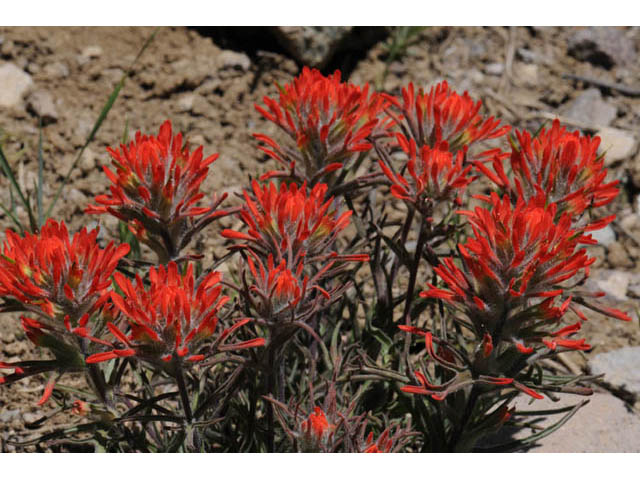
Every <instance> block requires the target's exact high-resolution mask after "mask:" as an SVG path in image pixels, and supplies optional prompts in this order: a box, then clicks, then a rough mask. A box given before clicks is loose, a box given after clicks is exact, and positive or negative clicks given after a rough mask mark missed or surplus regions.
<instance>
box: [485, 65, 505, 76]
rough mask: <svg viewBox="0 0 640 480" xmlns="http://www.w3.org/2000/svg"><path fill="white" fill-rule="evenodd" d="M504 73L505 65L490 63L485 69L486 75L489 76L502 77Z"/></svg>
mask: <svg viewBox="0 0 640 480" xmlns="http://www.w3.org/2000/svg"><path fill="white" fill-rule="evenodd" d="M502 72H504V63H489V64H488V65H486V66H485V67H484V73H486V74H487V75H496V76H500V75H502Z"/></svg>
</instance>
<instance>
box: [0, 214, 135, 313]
mask: <svg viewBox="0 0 640 480" xmlns="http://www.w3.org/2000/svg"><path fill="white" fill-rule="evenodd" d="M6 235H7V240H6V242H5V244H4V247H3V254H2V257H1V258H0V296H3V297H11V298H14V299H16V300H17V301H19V302H21V303H22V304H24V305H25V306H26V307H27V308H30V309H33V308H36V309H38V310H40V311H42V312H43V313H44V314H46V315H48V316H49V317H57V318H58V319H59V320H60V322H59V323H60V324H61V323H62V320H63V319H65V317H66V316H70V322H71V323H72V324H74V325H77V322H78V321H79V320H80V318H81V317H83V316H84V315H85V314H92V313H94V312H95V311H96V310H97V309H98V308H99V307H100V306H101V305H102V304H103V303H104V301H106V300H107V298H108V296H109V287H110V286H111V275H112V273H113V272H114V270H115V268H116V266H117V265H118V262H119V261H120V259H122V258H123V257H124V256H125V255H126V254H127V253H128V252H129V245H127V244H122V245H119V246H116V245H115V244H114V243H113V242H110V243H109V244H108V245H107V246H106V247H105V248H104V249H103V248H100V246H99V245H98V243H97V236H98V229H94V230H91V231H87V229H86V228H83V229H82V230H80V231H79V232H77V233H76V234H74V235H73V237H72V238H70V237H69V233H68V231H67V227H66V226H65V224H64V222H60V223H58V222H56V221H54V220H51V219H50V220H48V221H47V222H46V224H45V225H44V226H43V227H42V229H41V231H40V233H39V234H31V233H28V232H27V233H25V236H24V237H20V236H19V235H17V234H16V233H14V232H12V231H10V230H8V231H7V233H6Z"/></svg>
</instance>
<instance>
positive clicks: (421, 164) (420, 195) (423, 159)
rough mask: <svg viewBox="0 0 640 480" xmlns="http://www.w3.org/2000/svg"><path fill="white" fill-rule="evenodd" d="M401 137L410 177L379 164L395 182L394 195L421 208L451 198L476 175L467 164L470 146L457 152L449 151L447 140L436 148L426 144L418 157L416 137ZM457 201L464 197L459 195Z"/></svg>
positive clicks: (393, 183) (399, 142)
mask: <svg viewBox="0 0 640 480" xmlns="http://www.w3.org/2000/svg"><path fill="white" fill-rule="evenodd" d="M397 138H398V144H399V145H400V147H401V148H402V150H403V151H404V152H405V153H406V154H407V164H406V170H407V172H408V173H409V176H410V178H409V179H407V178H406V177H404V176H402V175H400V174H397V173H394V172H392V171H391V168H390V166H388V165H386V164H385V163H384V161H383V160H382V159H379V160H378V163H379V165H380V168H381V169H382V171H383V172H384V174H385V175H386V176H387V178H388V179H389V180H390V181H391V184H392V185H391V194H392V195H393V196H394V197H397V198H399V199H401V200H405V201H407V202H409V203H411V204H413V205H414V206H416V207H417V208H418V209H419V210H422V208H421V205H423V204H424V202H426V201H429V200H433V201H445V200H451V199H452V197H455V196H457V195H459V194H460V193H461V192H463V191H464V189H465V188H466V187H467V185H469V184H470V183H471V182H472V181H473V180H474V179H475V178H476V177H472V176H470V175H469V173H470V171H471V168H472V166H471V165H466V166H465V164H464V163H465V162H464V159H465V154H466V148H463V149H461V150H458V152H457V153H456V154H453V153H451V152H450V151H449V145H448V144H447V142H441V143H438V144H436V145H435V146H434V147H433V148H431V147H429V146H428V145H424V146H423V147H422V148H421V149H420V152H419V155H420V156H419V158H418V157H417V155H418V152H417V148H416V142H415V140H414V139H410V140H408V141H407V139H406V138H405V137H404V136H403V135H400V134H398V135H397ZM402 170H404V168H403V169H402ZM457 200H460V197H459V196H458V197H457ZM458 203H459V202H458Z"/></svg>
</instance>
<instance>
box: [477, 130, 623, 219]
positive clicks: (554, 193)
mask: <svg viewBox="0 0 640 480" xmlns="http://www.w3.org/2000/svg"><path fill="white" fill-rule="evenodd" d="M516 139H517V141H514V142H512V148H511V158H510V167H511V171H512V178H511V179H510V178H508V177H507V175H506V173H505V170H504V166H503V160H502V158H498V157H496V158H494V159H493V161H492V166H493V171H491V170H489V169H488V168H487V166H486V165H484V164H483V163H482V162H478V163H477V164H476V167H477V168H478V169H479V170H480V171H481V172H482V173H483V174H484V175H486V176H487V177H488V178H489V179H491V180H492V181H493V182H494V183H495V184H496V185H498V186H499V187H500V188H502V189H504V190H505V191H506V192H508V193H509V195H510V196H511V198H512V201H513V202H515V201H516V200H517V199H519V198H521V199H524V200H525V201H526V200H528V199H530V198H532V197H535V196H538V195H539V192H543V193H544V195H545V198H546V200H547V202H551V203H555V204H557V206H558V214H562V213H564V212H567V213H569V214H570V215H571V216H572V217H573V222H574V223H575V222H580V223H581V224H582V226H583V227H585V231H590V230H599V229H601V228H604V227H605V226H606V225H607V224H608V223H610V222H611V221H612V220H613V219H614V216H609V217H606V218H603V219H599V220H587V221H582V220H581V216H582V214H583V213H584V212H585V211H586V210H587V209H591V208H597V207H601V206H604V205H607V204H608V203H610V202H611V201H612V200H613V199H614V198H615V197H616V196H617V195H618V192H619V189H618V184H619V183H620V182H619V180H615V181H612V182H607V181H606V177H607V169H606V168H604V157H603V156H601V155H598V146H599V145H600V137H593V138H592V137H589V136H585V135H580V133H579V132H577V131H576V132H571V133H570V132H568V131H567V129H566V128H565V127H561V126H560V122H558V121H557V120H554V122H553V124H552V126H551V128H549V129H544V128H543V129H542V130H541V131H540V132H539V133H538V135H536V136H535V138H534V137H532V135H531V134H530V133H529V132H526V131H516Z"/></svg>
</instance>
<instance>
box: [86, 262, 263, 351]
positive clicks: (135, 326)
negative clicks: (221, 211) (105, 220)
mask: <svg viewBox="0 0 640 480" xmlns="http://www.w3.org/2000/svg"><path fill="white" fill-rule="evenodd" d="M220 278H221V276H220V274H219V273H218V272H211V273H209V274H208V275H206V276H205V277H203V278H200V279H198V280H197V281H196V279H195V278H194V275H193V265H192V264H189V266H188V267H187V271H186V273H185V274H184V275H181V274H180V273H179V272H178V266H177V265H176V264H175V263H174V262H170V263H169V264H168V266H167V268H165V267H164V266H162V265H161V266H160V267H158V268H157V269H156V268H151V269H150V270H149V277H148V280H149V287H148V288H145V285H144V283H143V281H142V279H141V278H140V277H139V276H138V275H136V279H135V283H132V282H131V280H130V279H128V278H126V277H124V276H123V275H121V274H120V273H116V274H115V275H114V279H115V281H116V283H117V284H118V287H119V288H120V290H122V292H123V295H119V294H117V293H115V292H112V294H111V300H112V301H113V304H114V305H115V307H116V309H117V311H118V312H119V313H120V314H121V315H122V317H123V318H124V320H125V322H126V323H127V324H128V326H129V330H130V333H129V334H128V335H126V334H125V333H123V332H122V330H120V328H118V327H117V326H116V324H115V323H112V322H108V323H107V327H108V329H109V330H110V331H111V333H112V334H113V335H114V336H115V337H116V339H117V340H118V343H120V344H122V345H123V347H124V348H116V347H115V346H113V349H112V350H111V351H107V352H104V353H98V354H94V355H91V356H90V357H88V358H87V363H97V362H102V361H105V360H110V359H112V358H117V357H126V356H133V355H136V356H139V357H141V358H143V359H148V360H152V361H153V360H156V359H158V358H160V359H162V360H164V361H167V362H168V361H170V360H171V359H172V358H176V359H178V358H183V357H186V360H187V361H194V362H195V361H200V360H203V359H204V355H203V354H201V353H198V347H199V345H200V342H201V341H203V340H205V339H208V338H211V337H212V336H213V335H214V333H215V330H216V327H217V325H218V312H219V310H220V308H222V306H223V305H224V304H225V303H226V302H227V301H228V300H229V297H227V296H223V295H222V286H221V285H220V284H219V283H220ZM248 321H249V319H244V320H240V321H238V322H236V323H235V324H234V325H232V326H231V327H229V328H227V329H224V330H223V331H222V332H221V333H220V334H219V336H218V337H217V339H216V343H215V345H216V346H217V348H218V350H233V349H242V348H250V347H256V346H260V345H263V344H264V339H262V338H256V339H253V340H248V341H246V342H241V343H237V344H234V345H222V342H223V341H224V340H225V339H226V338H227V337H228V336H229V335H230V334H231V333H233V332H234V331H235V330H236V329H238V328H240V327H241V326H243V325H245V324H246V323H247V322H248Z"/></svg>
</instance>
